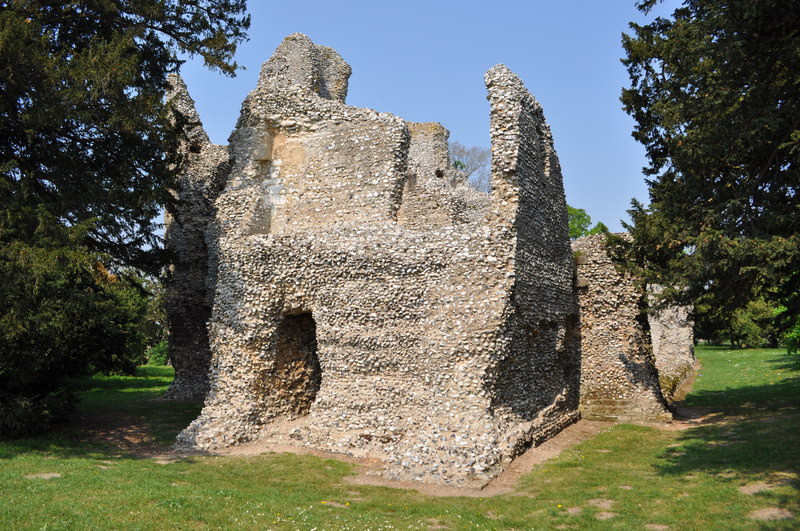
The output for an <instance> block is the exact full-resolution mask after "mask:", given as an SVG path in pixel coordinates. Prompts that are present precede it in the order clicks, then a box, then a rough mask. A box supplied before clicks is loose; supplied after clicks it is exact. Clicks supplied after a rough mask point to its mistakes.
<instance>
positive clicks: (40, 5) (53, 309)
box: [0, 0, 249, 435]
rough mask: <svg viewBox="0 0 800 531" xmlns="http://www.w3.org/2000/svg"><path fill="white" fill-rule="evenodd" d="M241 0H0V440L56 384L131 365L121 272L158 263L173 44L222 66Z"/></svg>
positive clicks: (130, 325) (58, 408) (239, 24)
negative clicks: (166, 98) (158, 223)
mask: <svg viewBox="0 0 800 531" xmlns="http://www.w3.org/2000/svg"><path fill="white" fill-rule="evenodd" d="M248 27H249V17H248V16H247V15H246V14H245V0H71V1H58V2H56V1H51V0H9V1H2V2H0V304H2V306H3V308H2V313H1V314H0V435H14V434H21V433H25V432H29V431H31V430H33V429H36V428H37V427H41V426H42V425H44V424H45V423H46V422H47V421H49V420H52V419H54V418H56V417H58V415H59V414H61V413H63V411H64V410H65V409H66V408H67V407H68V406H69V404H70V403H71V401H72V400H71V398H70V396H69V394H68V393H66V392H65V390H64V389H65V388H64V379H65V378H66V377H68V376H71V375H75V374H80V373H83V372H86V371H88V370H93V369H94V370H117V369H120V368H121V369H125V368H126V367H127V369H130V365H131V363H130V362H131V360H134V361H136V360H137V356H139V355H140V354H139V353H140V352H141V350H142V349H143V348H144V345H143V337H142V334H141V326H140V325H141V318H142V315H143V312H144V311H146V308H145V307H144V306H142V304H141V300H142V299H141V297H138V298H137V296H136V295H135V291H131V289H134V288H135V286H133V285H131V284H129V283H125V280H124V279H122V278H120V277H119V275H117V274H112V273H109V272H108V270H106V267H108V269H109V270H111V271H115V272H119V271H120V268H121V267H122V266H127V267H136V268H140V269H142V270H146V271H150V272H155V271H157V270H158V269H159V268H160V267H161V266H162V265H163V263H164V256H163V254H162V252H161V249H160V245H159V242H158V238H157V236H156V235H155V233H154V229H156V226H155V224H154V219H155V218H156V216H157V214H158V212H159V210H160V208H161V207H162V205H164V204H165V203H167V202H168V201H169V198H170V196H169V193H168V189H169V186H170V185H171V183H172V182H173V176H174V172H176V171H177V170H178V169H179V168H180V163H181V161H180V160H177V159H176V158H175V156H174V155H172V153H174V152H175V150H174V149H173V147H174V146H175V145H176V144H177V141H178V139H177V130H176V129H177V128H175V127H173V126H171V125H170V121H169V119H168V116H167V112H166V111H167V110H166V108H165V104H164V95H165V91H166V89H167V74H168V73H169V72H173V71H175V70H177V69H178V68H179V66H180V64H181V60H180V58H179V54H186V55H189V56H192V55H199V56H201V57H202V58H203V60H204V61H205V64H206V65H207V66H209V67H211V68H214V69H217V70H219V71H221V72H223V73H225V74H229V75H233V73H234V72H235V70H236V69H237V65H236V63H235V62H233V60H232V58H233V54H234V52H235V50H236V47H237V45H238V44H239V43H240V42H242V41H243V40H244V39H245V38H246V34H245V31H246V30H247V28H248Z"/></svg>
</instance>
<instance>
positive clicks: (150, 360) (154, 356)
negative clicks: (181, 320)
mask: <svg viewBox="0 0 800 531" xmlns="http://www.w3.org/2000/svg"><path fill="white" fill-rule="evenodd" d="M147 364H148V365H168V364H169V344H168V343H167V341H159V342H158V343H156V344H155V345H153V346H152V347H150V348H148V349H147Z"/></svg>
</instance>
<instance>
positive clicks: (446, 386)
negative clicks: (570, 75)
mask: <svg viewBox="0 0 800 531" xmlns="http://www.w3.org/2000/svg"><path fill="white" fill-rule="evenodd" d="M349 73H350V69H349V66H347V65H346V63H344V61H342V60H341V58H340V57H339V56H338V54H336V52H334V51H333V50H331V49H330V48H324V47H320V46H317V45H315V44H313V43H312V42H311V41H310V40H309V39H308V38H307V37H305V36H304V35H300V34H294V35H291V36H289V37H288V38H287V39H286V40H285V41H284V42H283V43H282V44H281V46H280V47H279V48H278V50H277V51H276V53H275V55H274V56H273V57H272V58H271V59H270V60H269V61H268V62H267V63H266V64H265V66H264V68H263V69H262V75H261V77H260V79H259V82H258V86H257V87H256V89H255V90H254V91H253V92H252V93H251V94H250V95H249V96H248V97H247V99H246V100H245V102H244V104H243V109H242V114H241V117H240V119H239V122H238V123H237V126H236V130H235V131H234V133H233V134H232V135H231V139H230V142H231V143H230V147H229V152H230V156H231V169H230V172H229V174H228V175H227V180H226V184H225V189H224V191H223V192H222V193H221V195H220V196H219V198H218V199H217V201H216V209H217V211H216V218H215V222H214V224H213V226H212V227H211V228H209V230H208V233H209V234H212V235H214V238H213V240H214V241H213V242H212V244H211V246H210V248H209V254H210V255H211V256H212V257H217V256H218V266H217V267H216V290H215V300H214V308H213V312H212V317H211V324H210V331H209V333H210V337H211V348H212V352H213V358H212V363H211V372H210V375H211V376H210V377H211V389H210V391H209V393H208V396H207V399H206V404H205V407H204V409H203V411H202V413H201V415H200V417H199V418H198V419H197V420H196V421H194V422H193V423H192V424H191V426H189V427H188V428H187V429H186V430H184V432H183V433H181V435H180V436H179V444H183V445H188V446H192V447H195V448H216V447H221V446H228V445H231V444H237V443H240V442H243V441H247V440H251V439H256V438H274V439H276V440H278V439H282V438H283V439H285V440H291V441H292V442H294V443H295V444H303V445H309V446H313V447H315V448H321V449H326V450H331V451H336V452H343V453H348V454H352V455H358V456H374V457H379V458H381V459H384V460H386V462H387V463H388V466H387V468H386V470H385V471H384V474H385V475H386V476H388V477H392V478H398V479H409V478H413V479H419V480H424V481H431V482H439V483H449V484H456V485H465V484H484V483H485V482H486V481H488V480H489V479H490V478H491V477H493V476H494V475H496V474H497V473H498V472H499V470H501V469H502V467H503V466H505V465H506V464H507V463H508V462H509V461H510V459H511V458H513V457H514V456H515V455H517V454H518V453H519V452H520V451H522V450H523V449H524V448H525V447H526V446H527V445H530V444H533V443H536V442H538V441H541V440H543V439H544V438H547V437H549V436H551V435H552V434H553V433H555V432H557V431H558V430H559V429H561V428H562V427H564V426H565V425H566V424H568V423H569V422H572V421H574V420H575V419H576V418H577V412H576V409H575V408H576V406H577V400H578V394H577V393H578V381H579V369H580V364H579V361H578V355H579V354H578V353H579V346H578V339H577V336H576V333H575V330H576V322H577V317H576V313H577V307H576V305H575V302H574V299H573V298H571V297H572V296H573V295H572V291H571V275H572V262H571V256H570V253H569V247H568V243H567V236H566V235H567V226H566V205H565V202H564V197H563V188H562V185H561V175H560V171H558V164H557V161H556V159H555V155H554V152H553V151H552V145H551V140H550V138H549V131H548V130H547V126H546V124H545V123H544V118H543V116H542V114H541V109H540V107H539V106H538V103H536V102H535V100H533V98H532V97H531V96H530V94H528V93H527V91H526V90H525V88H524V86H523V85H522V83H521V82H520V81H519V79H518V78H517V77H516V76H515V75H514V74H512V73H511V72H510V71H508V70H507V69H506V68H505V67H502V66H498V67H495V68H494V69H492V70H491V71H490V72H489V73H487V76H486V82H487V88H488V89H489V92H490V100H491V102H492V142H493V165H495V166H496V170H495V173H494V175H495V176H494V177H493V178H494V179H496V181H497V183H496V189H495V192H493V195H492V196H491V198H490V199H487V198H486V196H479V195H476V194H478V193H477V192H474V191H471V190H469V189H468V188H467V187H466V184H465V183H463V182H462V181H463V179H462V181H459V180H458V176H457V175H454V174H453V172H452V170H450V168H449V164H448V162H447V159H446V153H447V147H446V132H445V131H444V129H443V128H441V126H431V125H430V124H406V122H404V121H402V120H401V119H399V118H397V117H394V116H392V115H389V114H383V113H377V112H375V111H372V110H369V109H357V108H353V107H349V106H347V105H345V104H344V103H343V101H344V96H345V92H346V87H347V77H348V76H349ZM438 170H441V171H442V175H443V176H439V175H438V174H437V171H438ZM437 205H439V206H438V207H437ZM437 208H438V209H439V211H437ZM531 209H532V211H529V210H531ZM442 211H443V212H442ZM523 260H525V261H526V262H525V263H522V261H523ZM212 276H213V274H212ZM553 290H555V291H554V292H552V291H553Z"/></svg>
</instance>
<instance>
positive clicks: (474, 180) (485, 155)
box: [448, 142, 492, 192]
mask: <svg viewBox="0 0 800 531" xmlns="http://www.w3.org/2000/svg"><path fill="white" fill-rule="evenodd" d="M448 149H449V151H450V164H452V165H453V167H454V168H455V169H457V170H459V171H461V172H462V173H463V174H464V176H465V177H466V178H467V179H468V180H469V183H470V184H471V185H472V186H473V187H474V188H475V189H476V190H478V191H480V192H488V191H489V185H490V182H491V180H492V174H491V160H492V152H491V150H490V149H489V148H485V147H481V146H470V147H467V146H465V145H464V144H462V143H461V142H451V143H450V145H449V147H448Z"/></svg>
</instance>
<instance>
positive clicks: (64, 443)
mask: <svg viewBox="0 0 800 531" xmlns="http://www.w3.org/2000/svg"><path fill="white" fill-rule="evenodd" d="M171 381H172V369H171V368H169V367H139V368H137V371H136V376H93V377H87V378H80V379H76V380H74V381H73V382H72V387H73V389H74V390H76V391H78V395H79V402H78V407H77V409H76V410H75V411H74V412H73V413H72V414H71V415H70V417H69V418H68V419H67V420H66V422H63V423H61V424H58V425H56V426H54V427H52V428H51V429H50V430H49V431H48V432H46V433H43V434H41V435H39V436H37V437H29V438H23V439H15V440H6V441H2V440H0V459H10V458H13V457H18V456H21V455H25V454H31V453H35V454H46V455H48V456H52V457H73V458H75V457H84V458H104V457H115V458H118V457H120V456H129V457H130V458H141V457H142V456H144V455H146V454H148V453H150V454H152V453H153V452H154V451H166V450H167V449H168V447H169V446H170V445H171V444H172V442H173V441H174V440H175V436H176V435H177V434H178V433H179V432H180V431H181V430H182V429H183V428H185V427H186V426H187V425H188V424H189V423H190V422H191V421H192V420H194V419H195V418H196V417H197V415H198V414H199V412H200V409H201V408H202V404H200V403H194V402H180V401H169V400H164V399H163V398H162V396H163V394H164V392H165V391H166V389H167V386H168V385H169V383H170V382H171Z"/></svg>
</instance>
